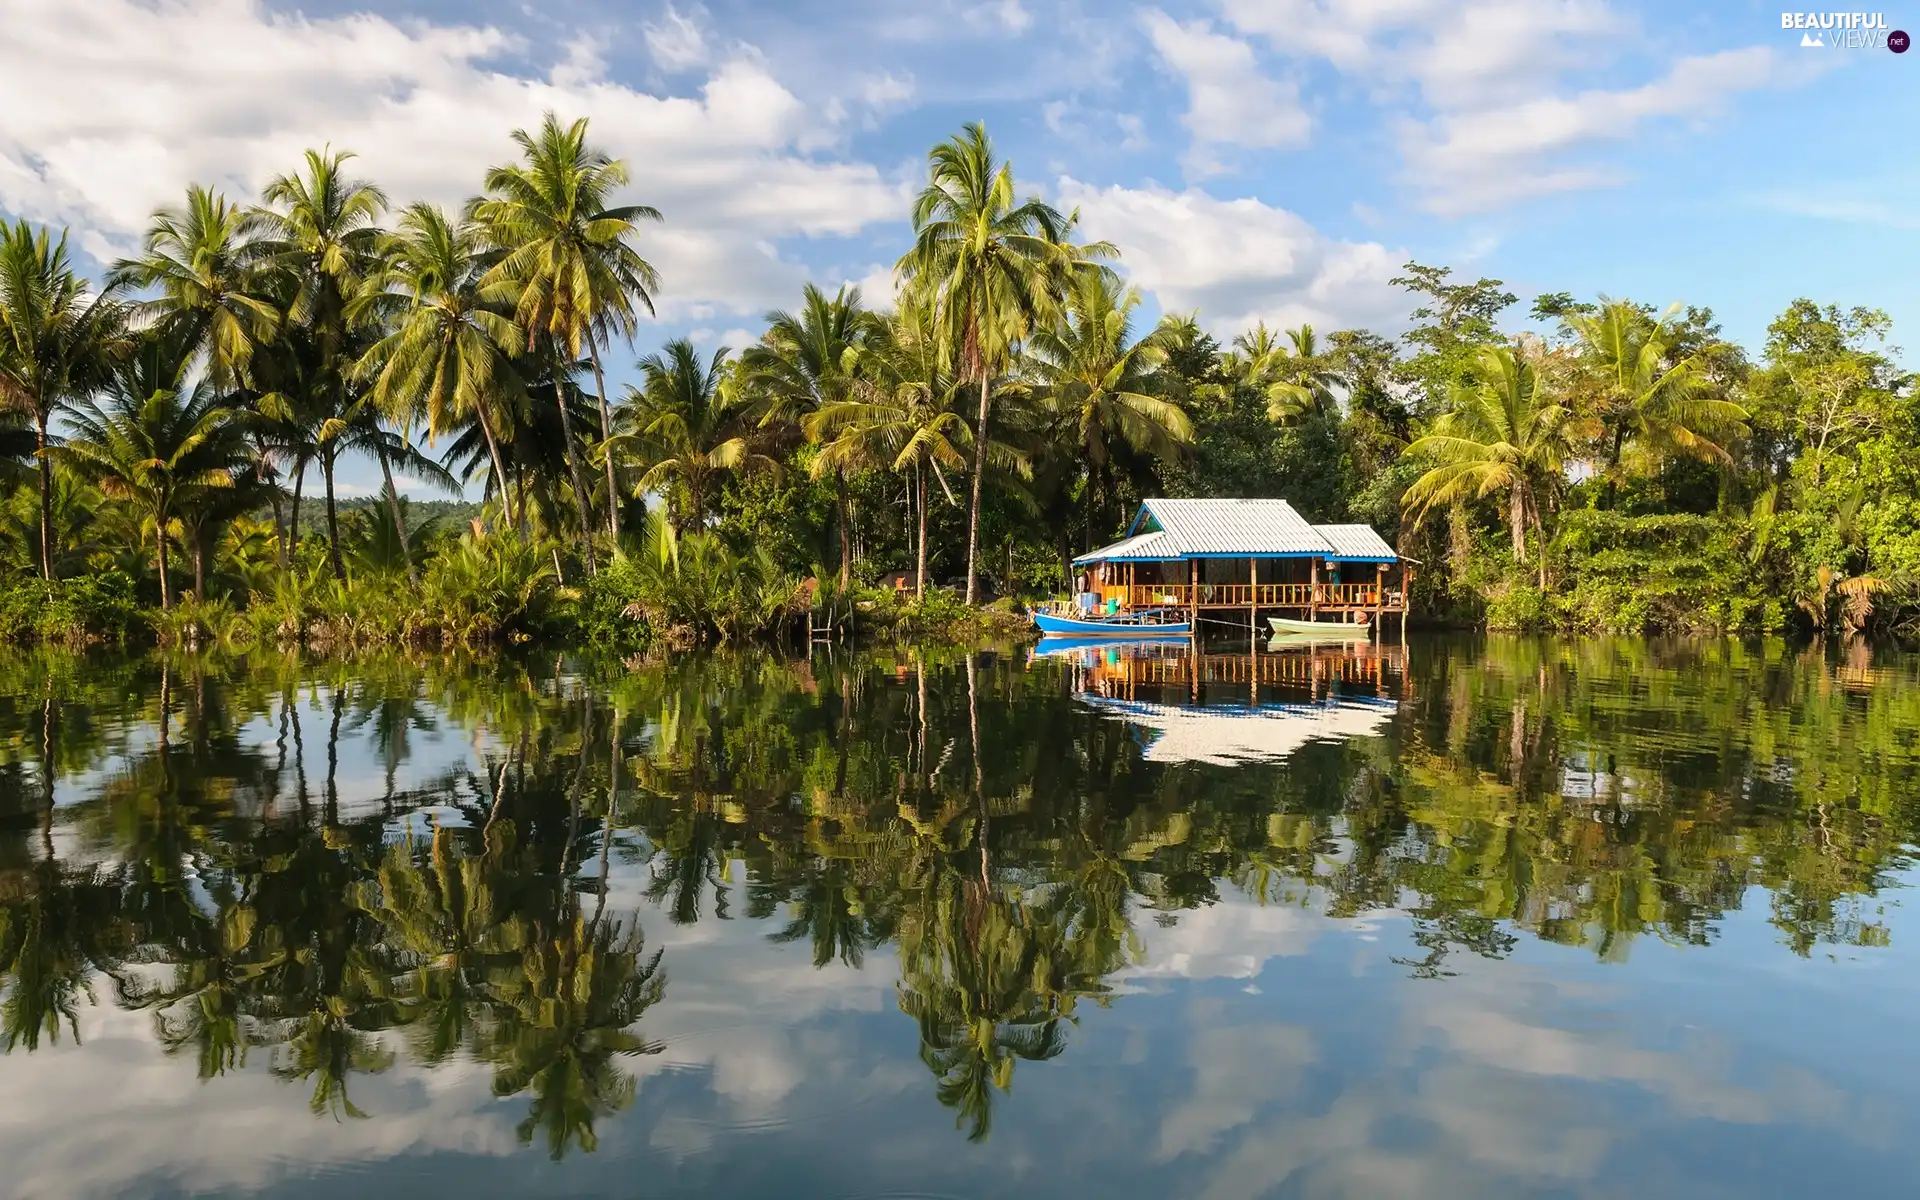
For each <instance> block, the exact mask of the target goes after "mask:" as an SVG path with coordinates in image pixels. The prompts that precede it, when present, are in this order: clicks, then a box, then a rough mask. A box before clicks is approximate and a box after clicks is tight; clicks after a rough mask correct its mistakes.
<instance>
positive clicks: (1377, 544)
mask: <svg viewBox="0 0 1920 1200" xmlns="http://www.w3.org/2000/svg"><path fill="white" fill-rule="evenodd" d="M1314 529H1315V530H1316V531H1317V532H1318V533H1319V534H1320V536H1321V537H1323V538H1325V539H1326V540H1327V545H1329V546H1331V547H1333V557H1335V558H1358V559H1366V560H1369V561H1373V562H1392V561H1394V559H1395V558H1396V557H1397V556H1396V555H1395V554H1394V552H1393V547H1392V546H1389V545H1387V542H1386V539H1385V538H1383V537H1381V536H1380V535H1379V534H1377V533H1375V532H1374V531H1373V526H1371V525H1315V526H1314Z"/></svg>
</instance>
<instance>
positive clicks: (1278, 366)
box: [1222, 321, 1346, 421]
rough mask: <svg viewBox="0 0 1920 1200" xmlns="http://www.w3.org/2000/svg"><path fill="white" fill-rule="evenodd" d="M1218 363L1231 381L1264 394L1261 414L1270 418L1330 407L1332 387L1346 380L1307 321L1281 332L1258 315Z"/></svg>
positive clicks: (1332, 405)
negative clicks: (1304, 323) (1254, 321)
mask: <svg viewBox="0 0 1920 1200" xmlns="http://www.w3.org/2000/svg"><path fill="white" fill-rule="evenodd" d="M1282 336H1284V338H1285V340H1284V341H1282V340H1281V338H1282ZM1222 365H1223V367H1224V368H1225V372H1226V375H1227V377H1228V379H1230V380H1231V381H1232V382H1233V383H1235V384H1237V385H1240V386H1245V387H1251V388H1253V389H1254V390H1255V391H1258V392H1259V393H1260V394H1261V395H1262V396H1264V397H1266V401H1267V415H1268V417H1270V418H1271V419H1273V420H1275V421H1287V420H1291V419H1293V418H1295V417H1299V416H1304V415H1306V414H1309V413H1331V412H1332V411H1334V408H1335V405H1336V403H1337V401H1336V400H1335V394H1334V389H1336V388H1338V387H1341V386H1344V385H1345V383H1346V380H1345V378H1344V377H1343V376H1342V374H1341V372H1340V370H1339V367H1338V365H1337V364H1336V362H1335V360H1334V356H1333V355H1332V354H1331V353H1329V352H1328V351H1327V350H1326V349H1325V348H1323V347H1322V346H1321V344H1320V339H1319V337H1318V336H1317V335H1316V334H1315V333H1314V331H1313V326H1311V325H1302V326H1300V327H1299V328H1298V329H1289V330H1286V331H1284V335H1281V334H1276V333H1275V331H1274V330H1272V329H1270V328H1268V327H1267V323H1266V322H1265V321H1262V322H1260V323H1258V324H1256V325H1255V326H1254V327H1253V328H1252V329H1249V330H1248V331H1247V332H1245V333H1243V334H1241V335H1240V336H1238V337H1236V338H1234V339H1233V349H1232V350H1231V351H1229V352H1228V353H1227V354H1226V355H1225V356H1224V357H1223V363H1222Z"/></svg>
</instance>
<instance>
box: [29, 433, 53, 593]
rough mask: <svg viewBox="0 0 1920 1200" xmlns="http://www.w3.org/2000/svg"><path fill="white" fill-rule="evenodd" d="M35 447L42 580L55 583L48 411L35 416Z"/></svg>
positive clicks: (51, 469) (51, 461) (51, 464)
mask: <svg viewBox="0 0 1920 1200" xmlns="http://www.w3.org/2000/svg"><path fill="white" fill-rule="evenodd" d="M33 432H34V445H35V448H36V449H37V450H38V451H39V457H40V578H42V579H45V580H47V581H48V582H49V583H51V582H52V581H53V460H52V459H51V458H49V457H48V456H47V410H46V409H45V408H42V409H41V410H40V411H39V412H36V413H34V414H33Z"/></svg>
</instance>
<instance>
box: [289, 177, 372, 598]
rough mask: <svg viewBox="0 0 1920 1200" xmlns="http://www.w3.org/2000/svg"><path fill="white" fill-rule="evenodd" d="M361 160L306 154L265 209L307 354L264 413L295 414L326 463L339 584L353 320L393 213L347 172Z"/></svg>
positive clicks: (330, 551)
mask: <svg viewBox="0 0 1920 1200" xmlns="http://www.w3.org/2000/svg"><path fill="white" fill-rule="evenodd" d="M353 157H354V156H353V155H352V154H351V153H347V152H344V151H335V150H332V149H326V150H309V151H307V153H306V157H305V163H304V170H303V171H302V172H301V173H300V174H296V175H278V176H275V177H274V178H273V179H272V180H271V181H269V182H268V184H267V186H266V188H265V190H264V191H263V192H262V193H261V196H262V199H263V200H264V201H265V203H266V205H267V207H266V208H265V209H262V210H260V211H259V212H258V213H257V221H258V224H259V225H260V228H261V229H262V231H263V235H264V236H263V240H262V243H261V247H260V249H261V253H262V254H263V255H264V256H266V258H267V260H268V261H270V262H271V263H272V264H273V265H274V267H275V269H276V270H277V271H278V272H279V273H280V274H281V276H282V279H283V282H284V284H285V289H284V291H283V295H284V297H285V303H286V317H285V324H286V325H288V326H292V327H294V329H295V330H296V332H297V336H298V337H299V339H300V341H301V342H302V343H304V345H303V347H302V348H303V349H304V350H305V353H304V354H301V355H299V357H300V358H302V359H303V360H304V361H302V362H300V363H299V365H298V368H296V370H295V371H294V373H293V377H292V379H291V380H290V381H289V382H291V383H292V384H293V385H294V386H295V387H296V388H297V389H298V390H297V394H294V395H288V394H286V393H284V392H283V393H279V394H278V395H277V396H276V397H275V398H274V400H273V401H271V402H263V403H262V405H261V407H262V409H263V410H264V411H266V412H267V413H268V415H269V416H273V415H276V414H278V415H281V416H283V417H288V416H290V417H292V418H293V419H294V420H295V422H296V423H297V424H299V425H301V426H304V427H305V428H307V429H308V430H309V432H310V451H311V458H312V459H314V460H317V461H318V462H319V464H320V472H321V477H322V479H323V480H324V482H325V485H326V491H327V497H326V499H327V557H328V561H329V562H330V563H331V565H332V567H333V573H334V576H335V577H336V578H339V579H345V578H346V564H345V563H344V561H343V560H342V559H341V557H340V516H339V510H338V506H337V505H336V503H335V495H334V468H335V466H336V465H337V464H338V462H339V458H340V454H341V452H342V450H343V449H345V446H344V444H343V442H342V440H341V434H342V433H344V432H345V430H346V419H347V415H348V411H349V410H350V409H351V408H352V407H353V403H354V397H353V395H351V394H350V388H349V380H348V373H349V370H350V369H351V367H352V366H353V364H354V363H355V362H356V361H357V360H358V359H359V358H360V357H361V355H362V354H363V353H364V347H363V346H361V345H359V344H357V342H356V340H355V334H356V333H357V332H358V331H357V330H356V329H355V322H354V320H353V318H354V316H355V315H356V314H357V312H358V311H359V309H360V306H359V305H358V304H357V303H356V301H357V298H358V296H359V294H360V293H361V291H362V290H364V289H365V288H366V287H367V286H368V285H369V281H371V280H374V279H375V278H377V275H378V269H379V264H380V255H379V251H380V246H381V242H382V240H383V238H384V236H385V235H384V234H383V233H382V232H381V230H380V228H379V224H378V222H379V220H380V216H381V214H382V213H384V212H385V211H386V208H387V196H386V193H385V192H383V191H381V190H380V189H379V188H378V187H376V186H374V185H373V184H372V183H369V182H367V181H365V180H360V179H354V178H352V177H351V176H349V175H348V174H347V173H346V166H347V163H348V162H350V161H351V160H352V159H353ZM297 523H298V522H297V520H296V524H297Z"/></svg>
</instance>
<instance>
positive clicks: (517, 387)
mask: <svg viewBox="0 0 1920 1200" xmlns="http://www.w3.org/2000/svg"><path fill="white" fill-rule="evenodd" d="M383 258H384V264H383V271H382V275H381V282H382V288H381V290H380V291H379V292H377V293H374V294H373V295H371V296H369V297H368V299H367V301H366V303H368V304H369V306H371V307H373V308H375V309H377V310H379V311H380V313H381V315H382V316H383V318H384V320H385V325H386V327H387V328H388V330H389V332H388V333H387V335H386V336H385V337H383V338H381V339H380V340H379V341H378V342H376V343H374V345H373V346H372V347H370V348H369V349H368V351H367V353H366V355H365V356H364V357H362V358H361V360H360V363H359V364H358V366H357V367H356V371H357V372H359V373H360V374H362V375H363V376H364V377H367V378H369V379H371V380H372V383H373V393H372V399H373V402H374V404H375V405H376V406H378V407H379V409H380V410H381V411H382V412H383V413H385V414H386V415H387V417H388V418H389V419H390V420H394V421H397V422H400V423H401V424H403V425H410V424H411V423H413V422H414V421H420V422H423V423H424V424H425V426H426V431H427V435H428V436H429V437H440V436H443V435H448V434H457V433H458V432H459V431H460V430H462V429H464V428H465V427H466V426H467V424H468V423H469V422H471V423H472V425H473V426H475V427H477V428H478V429H479V431H480V433H481V436H482V437H483V438H484V440H485V442H486V451H487V460H488V462H489V463H490V464H491V466H492V474H491V477H490V478H489V480H488V482H489V484H490V486H491V487H492V489H493V491H494V492H495V493H496V494H497V495H498V496H499V497H500V504H501V508H502V511H503V512H505V514H506V516H507V520H508V521H510V522H513V523H515V524H517V525H521V527H522V529H523V531H524V525H523V524H522V522H521V515H520V514H519V513H517V512H516V511H515V509H514V506H513V491H512V489H511V487H510V486H509V481H510V479H511V476H509V475H508V473H507V464H506V460H505V459H504V458H503V457H502V455H501V451H500V443H501V438H502V436H503V430H504V429H505V428H506V427H507V426H508V425H510V423H511V422H512V421H513V420H514V419H515V418H516V417H517V416H518V414H519V413H520V412H521V411H523V410H524V407H525V405H526V403H527V389H526V381H525V379H524V378H523V377H522V376H521V374H520V371H519V369H518V367H517V366H516V364H515V362H514V356H515V355H516V354H518V353H519V352H520V350H521V348H522V347H523V345H524V344H525V337H524V335H523V334H522V332H521V330H520V327H519V326H518V325H516V324H515V323H514V321H513V318H512V317H511V316H509V315H508V314H507V313H506V312H504V311H501V308H500V306H497V305H493V304H490V303H489V302H488V301H487V300H485V299H484V298H483V296H482V285H481V281H482V279H483V278H484V276H485V274H486V272H487V270H488V269H489V266H490V264H489V259H488V255H487V253H486V251H485V249H484V243H483V241H482V231H481V230H480V228H479V227H478V226H477V225H475V224H473V223H472V222H471V221H466V220H460V221H455V220H452V219H450V218H448V216H447V215H446V213H445V212H443V211H442V210H441V209H440V208H439V207H437V206H435V205H431V204H414V205H410V206H408V208H407V209H406V210H405V211H404V212H402V213H401V215H400V221H399V227H398V228H397V229H396V230H395V231H394V233H393V234H392V235H390V236H389V237H388V238H387V239H386V241H385V243H384V245H383Z"/></svg>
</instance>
